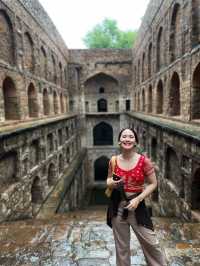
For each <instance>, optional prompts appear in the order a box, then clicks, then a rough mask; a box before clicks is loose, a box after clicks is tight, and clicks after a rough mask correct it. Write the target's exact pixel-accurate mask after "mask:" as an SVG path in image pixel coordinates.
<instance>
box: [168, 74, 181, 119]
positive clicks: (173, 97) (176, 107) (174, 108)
mask: <svg viewBox="0 0 200 266" xmlns="http://www.w3.org/2000/svg"><path fill="white" fill-rule="evenodd" d="M180 108H181V107H180V79H179V75H178V74H177V72H174V73H173V75H172V78H171V86H170V91H169V114H170V115H171V116H178V115H180Z"/></svg>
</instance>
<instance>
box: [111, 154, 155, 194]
mask: <svg viewBox="0 0 200 266" xmlns="http://www.w3.org/2000/svg"><path fill="white" fill-rule="evenodd" d="M114 173H115V174H116V175H118V176H121V177H122V178H123V181H124V190H125V192H141V191H142V190H143V188H144V181H145V177H146V176H148V175H151V174H152V173H154V167H153V164H152V162H151V161H150V159H149V158H147V157H146V156H144V155H141V156H140V158H139V159H138V162H137V164H136V166H135V167H134V168H132V169H130V170H124V169H121V168H120V167H119V166H118V164H117V157H116V163H115V168H114Z"/></svg>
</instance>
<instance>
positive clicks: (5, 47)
mask: <svg viewBox="0 0 200 266" xmlns="http://www.w3.org/2000/svg"><path fill="white" fill-rule="evenodd" d="M0 25H1V32H0V47H1V49H0V58H1V59H2V60H3V61H5V62H8V63H9V64H11V65H12V64H14V47H15V43H14V33H13V26H12V23H11V20H10V17H9V16H8V14H7V13H6V12H5V11H4V10H2V9H1V10H0Z"/></svg>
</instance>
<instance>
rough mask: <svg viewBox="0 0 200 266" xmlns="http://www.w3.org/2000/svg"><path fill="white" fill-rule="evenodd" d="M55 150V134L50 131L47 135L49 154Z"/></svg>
mask: <svg viewBox="0 0 200 266" xmlns="http://www.w3.org/2000/svg"><path fill="white" fill-rule="evenodd" d="M53 150H54V135H53V133H49V134H48V135H47V154H50V153H52V152H53Z"/></svg>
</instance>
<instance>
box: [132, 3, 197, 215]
mask: <svg viewBox="0 0 200 266" xmlns="http://www.w3.org/2000/svg"><path fill="white" fill-rule="evenodd" d="M199 19H200V3H199V1H195V0H194V1H192V0H186V1H183V0H170V1H163V0H152V1H150V3H149V6H148V8H147V11H146V14H145V16H144V19H143V22H142V25H141V28H140V30H139V36H138V38H137V41H136V44H135V46H134V47H133V55H132V58H133V69H132V71H133V83H132V87H133V90H132V99H133V102H134V107H133V109H134V111H135V112H134V113H133V116H132V118H131V122H130V123H132V124H133V125H134V126H135V127H136V129H137V131H138V132H139V135H140V139H141V140H142V146H143V150H145V151H147V152H148V154H149V156H151V157H152V159H153V160H154V161H156V163H157V164H158V167H159V170H158V172H157V175H158V177H159V187H158V191H157V192H155V193H154V196H153V198H154V199H155V200H154V204H153V206H154V212H155V213H159V214H161V215H165V216H178V217H181V218H184V219H190V218H192V217H193V216H194V215H195V213H196V212H197V213H198V211H199V209H200V207H199V203H198V202H199V200H198V196H197V195H198V194H199V188H200V186H199V182H198V181H197V179H198V177H197V176H198V175H199V167H200V163H199V162H200V156H199V146H200V127H199V126H200V124H199V122H200V109H199V104H198V103H199V100H200V90H199V86H200V85H199V84H200V82H199V81H200V60H199V55H200V41H199V38H200V27H199ZM197 102H198V103H197ZM153 121H155V123H154V122H153ZM183 123H185V124H183ZM155 201H157V203H156V204H158V205H157V206H159V207H156V204H155Z"/></svg>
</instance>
